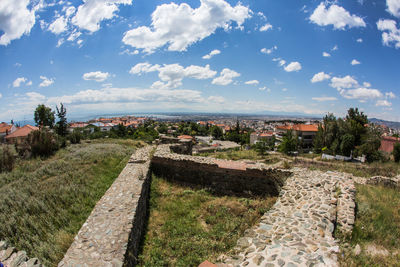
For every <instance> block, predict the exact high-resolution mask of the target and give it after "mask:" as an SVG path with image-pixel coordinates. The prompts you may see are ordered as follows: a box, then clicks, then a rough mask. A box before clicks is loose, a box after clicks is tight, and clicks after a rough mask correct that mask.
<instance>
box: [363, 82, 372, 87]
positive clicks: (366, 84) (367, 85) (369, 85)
mask: <svg viewBox="0 0 400 267" xmlns="http://www.w3.org/2000/svg"><path fill="white" fill-rule="evenodd" d="M363 85H364V87H371V84H370V83H369V82H363Z"/></svg>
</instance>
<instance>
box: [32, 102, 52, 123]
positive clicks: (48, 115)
mask: <svg viewBox="0 0 400 267" xmlns="http://www.w3.org/2000/svg"><path fill="white" fill-rule="evenodd" d="M34 119H35V122H36V126H39V127H45V126H47V127H50V128H53V126H54V111H51V108H49V107H46V106H45V105H44V104H40V105H38V106H37V108H36V110H35V114H34Z"/></svg>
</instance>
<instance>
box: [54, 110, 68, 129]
mask: <svg viewBox="0 0 400 267" xmlns="http://www.w3.org/2000/svg"><path fill="white" fill-rule="evenodd" d="M56 109H57V117H58V119H59V120H58V122H57V123H56V129H57V134H58V135H59V136H63V137H65V136H67V134H68V129H67V128H68V123H67V109H66V108H65V107H64V105H63V104H62V103H61V104H60V109H58V107H56Z"/></svg>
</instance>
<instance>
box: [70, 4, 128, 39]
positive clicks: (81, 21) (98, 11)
mask: <svg viewBox="0 0 400 267" xmlns="http://www.w3.org/2000/svg"><path fill="white" fill-rule="evenodd" d="M131 4H132V0H84V1H83V4H82V5H80V6H79V7H78V11H77V12H76V14H75V16H74V17H72V19H71V22H72V23H73V24H74V25H76V26H78V27H79V28H80V29H85V30H87V31H89V32H95V31H98V30H99V29H100V22H101V21H103V20H107V19H112V18H113V17H115V16H116V15H115V12H117V11H118V10H119V9H118V5H131Z"/></svg>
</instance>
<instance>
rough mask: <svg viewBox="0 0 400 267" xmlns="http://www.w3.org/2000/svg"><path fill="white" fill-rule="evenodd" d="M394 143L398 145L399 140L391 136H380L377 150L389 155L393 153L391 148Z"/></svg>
mask: <svg viewBox="0 0 400 267" xmlns="http://www.w3.org/2000/svg"><path fill="white" fill-rule="evenodd" d="M396 143H400V138H398V137H393V136H382V139H381V146H380V148H379V150H380V151H384V152H387V153H389V154H390V153H392V152H393V147H394V144H396Z"/></svg>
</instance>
